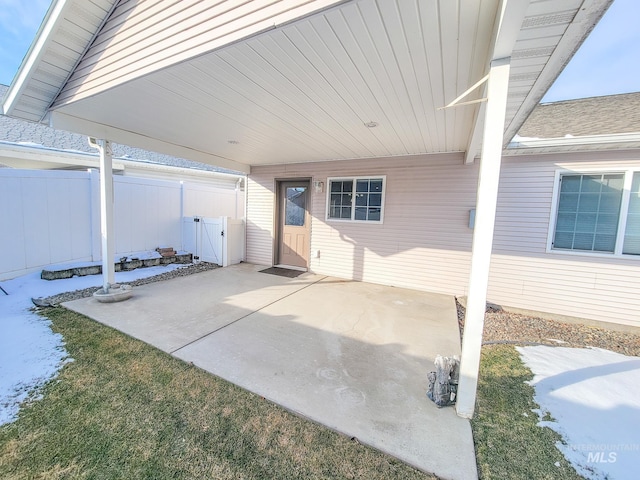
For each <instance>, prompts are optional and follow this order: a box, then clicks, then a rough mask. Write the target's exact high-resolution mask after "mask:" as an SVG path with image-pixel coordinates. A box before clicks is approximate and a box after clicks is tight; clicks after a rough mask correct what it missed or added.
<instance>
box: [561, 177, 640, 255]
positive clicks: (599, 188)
mask: <svg viewBox="0 0 640 480" xmlns="http://www.w3.org/2000/svg"><path fill="white" fill-rule="evenodd" d="M556 199H557V201H556V205H557V206H556V212H555V223H554V229H553V232H552V237H551V239H550V240H551V245H550V246H551V249H552V250H555V251H580V252H594V253H610V254H616V255H622V254H626V255H640V172H634V171H625V172H611V173H608V172H607V173H584V174H582V173H573V172H571V173H568V172H567V173H561V174H560V175H559V185H558V188H557V197H556Z"/></svg>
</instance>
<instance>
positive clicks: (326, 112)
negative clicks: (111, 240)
mask: <svg viewBox="0 0 640 480" xmlns="http://www.w3.org/2000/svg"><path fill="white" fill-rule="evenodd" d="M606 1H607V0H602V1H601V0H588V3H590V4H597V5H596V7H597V8H596V7H591V8H592V10H593V11H594V12H596V13H597V12H598V11H599V10H598V8H599V9H600V10H602V5H603V3H606ZM499 3H500V2H499V0H357V1H350V2H344V3H342V4H340V5H339V6H337V7H333V8H329V9H327V10H324V11H322V12H320V13H315V14H313V15H311V16H308V17H306V18H303V19H300V20H296V21H294V22H292V23H289V24H286V25H284V26H280V27H278V28H274V29H272V30H270V31H267V32H265V33H262V34H259V35H257V36H254V37H251V38H248V39H245V40H242V41H239V42H237V43H235V44H232V45H228V46H225V47H224V48H221V49H219V50H216V51H213V52H210V53H207V54H204V55H200V56H198V57H196V58H192V59H190V60H188V61H181V62H179V63H177V64H174V65H172V66H170V67H167V68H163V69H161V70H159V71H156V72H153V73H150V74H148V75H146V76H143V77H141V78H137V79H135V80H131V81H128V82H127V83H123V84H120V85H117V86H114V87H112V88H109V89H108V90H106V91H103V92H101V93H98V94H96V95H93V96H89V97H87V98H83V99H80V100H77V101H74V102H71V103H68V104H65V105H62V106H60V107H58V108H57V109H56V111H58V112H61V113H63V114H67V115H70V116H73V117H74V118H77V119H86V120H87V121H88V122H91V123H92V124H97V125H104V126H108V127H110V128H112V130H110V131H116V130H114V129H117V130H122V131H124V132H134V133H135V134H137V135H140V136H142V137H144V138H150V139H158V140H160V141H161V142H164V144H172V145H175V146H180V147H185V148H188V149H193V150H196V151H198V152H203V153H206V154H210V155H212V156H214V157H216V158H224V159H228V160H230V161H233V162H238V163H239V164H244V165H264V164H277V163H294V162H309V161H324V160H345V159H352V158H373V157H390V156H398V155H413V154H424V153H440V152H453V151H464V150H466V148H467V147H468V145H469V141H470V136H471V134H472V131H473V129H474V125H475V122H476V116H477V112H478V108H479V106H478V104H475V105H468V106H460V107H457V108H448V109H444V110H443V109H440V108H439V107H443V106H444V105H446V104H448V103H449V102H451V101H452V100H453V99H455V98H456V97H458V95H460V94H461V93H462V92H464V91H466V90H467V89H468V88H469V87H470V86H471V85H473V84H475V83H476V82H477V81H478V80H480V79H481V78H482V77H483V76H484V75H485V74H486V73H487V71H488V67H489V61H490V59H491V55H492V52H491V51H490V49H491V48H492V37H493V35H494V31H495V28H496V15H497V11H498V6H499ZM582 6H583V2H582V1H578V0H553V1H551V0H543V1H531V3H530V5H529V9H528V10H527V14H526V16H525V20H524V22H523V25H522V28H521V30H520V34H519V36H518V38H517V41H516V44H515V48H514V51H513V56H512V70H511V86H510V88H509V100H508V107H507V119H506V124H505V128H506V130H507V132H508V133H510V132H511V130H513V129H514V128H517V127H518V126H519V124H521V122H522V121H524V119H525V118H526V116H527V115H528V113H529V111H530V110H531V109H532V108H533V107H534V106H535V104H536V103H537V102H538V101H539V99H540V98H541V96H542V95H543V94H544V92H545V91H546V89H547V88H548V87H549V86H550V82H551V81H552V80H553V79H554V78H555V75H557V74H558V73H559V71H560V70H559V69H560V67H561V66H562V65H564V63H565V62H566V58H563V55H564V56H565V57H568V56H570V55H571V54H572V53H573V51H574V50H575V48H576V45H578V44H579V43H580V41H581V40H582V38H584V33H585V31H586V28H585V27H584V26H583V27H582V28H574V30H576V31H575V32H574V33H572V34H571V35H573V37H572V38H569V39H567V38H568V35H567V32H568V31H569V28H570V26H571V25H572V22H574V21H575V19H576V18H577V16H578V15H579V12H580V9H581V8H582ZM590 14H591V16H588V15H587V14H582V15H583V16H584V17H585V19H586V20H584V22H588V21H591V22H593V21H594V20H593V18H595V17H594V16H597V15H596V14H594V13H593V12H591V13H590ZM578 18H582V17H578ZM87 21H89V19H87ZM580 35H582V37H581V36H580ZM563 42H565V43H566V45H563ZM572 42H573V43H572ZM558 45H563V47H562V48H564V49H565V50H566V51H563V52H559V51H557V50H556V49H557V48H558ZM554 62H555V63H554ZM550 64H552V65H551V66H549V65H550ZM545 69H546V70H545ZM52 73H53V74H54V75H55V74H56V73H55V72H52ZM63 73H64V69H62V70H61V73H60V75H61V74H63ZM476 90H477V91H475V92H471V93H470V95H469V96H468V97H467V98H465V100H474V99H479V98H481V97H482V96H483V95H484V87H479V88H477V89H476ZM370 122H373V123H375V124H376V126H375V127H374V128H369V127H367V124H368V123H370ZM513 133H515V132H513ZM113 140H116V141H117V140H118V139H117V138H113ZM506 140H509V139H506ZM146 147H147V148H148V145H146ZM200 160H201V159H200Z"/></svg>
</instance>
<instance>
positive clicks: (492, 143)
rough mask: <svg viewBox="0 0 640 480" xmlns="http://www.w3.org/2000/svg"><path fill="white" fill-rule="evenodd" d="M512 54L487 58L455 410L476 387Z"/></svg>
mask: <svg viewBox="0 0 640 480" xmlns="http://www.w3.org/2000/svg"><path fill="white" fill-rule="evenodd" d="M510 70H511V59H510V58H505V59H500V60H494V61H493V62H491V70H490V72H489V83H488V85H487V96H488V98H489V101H488V102H487V108H486V118H485V121H484V132H483V135H482V154H481V156H480V165H479V172H478V190H477V194H476V222H475V226H474V229H473V240H472V245H471V266H470V272H469V287H468V292H469V293H468V296H467V311H466V313H465V321H464V333H463V336H462V354H461V356H460V383H459V386H458V398H457V400H456V413H457V414H458V415H459V416H461V417H464V418H472V417H473V411H474V409H475V403H476V393H477V388H478V373H479V370H480V352H481V350H482V331H483V328H484V316H485V311H486V309H487V289H488V285H489V273H490V266H491V252H492V249H493V236H494V232H495V228H494V227H495V221H496V207H497V203H498V185H499V183H500V163H501V162H502V144H503V140H504V134H503V130H502V127H503V125H504V121H505V116H506V110H507V96H508V90H509V72H510Z"/></svg>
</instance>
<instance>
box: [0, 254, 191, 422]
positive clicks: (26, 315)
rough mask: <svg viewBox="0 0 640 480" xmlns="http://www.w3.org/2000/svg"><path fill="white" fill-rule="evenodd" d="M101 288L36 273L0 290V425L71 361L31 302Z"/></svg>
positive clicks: (152, 271)
mask: <svg viewBox="0 0 640 480" xmlns="http://www.w3.org/2000/svg"><path fill="white" fill-rule="evenodd" d="M154 253H155V252H154ZM150 255H151V254H150ZM78 265H80V264H74V266H78ZM184 266H185V265H178V264H170V265H166V266H157V267H149V268H140V269H137V270H132V271H126V272H117V273H116V274H115V275H116V277H115V279H116V281H117V282H120V283H124V282H131V281H133V280H138V279H140V278H146V277H151V276H153V275H159V274H161V273H167V272H170V271H173V270H176V269H179V268H182V267H184ZM101 282H102V277H101V276H100V275H89V276H85V277H74V278H68V279H64V280H42V279H41V278H40V273H39V272H35V273H31V274H28V275H24V276H22V277H17V278H14V279H12V280H8V281H5V282H2V283H1V284H0V286H2V288H3V290H5V291H6V293H7V294H8V295H5V294H4V293H2V292H1V291H0V425H3V424H5V423H9V422H12V421H14V420H15V419H16V418H17V415H18V411H19V408H20V404H21V403H23V402H25V401H26V400H33V399H37V398H39V389H40V388H42V386H43V385H44V384H45V383H46V382H47V381H49V380H51V379H52V378H54V377H55V375H56V374H57V373H58V371H59V370H60V368H62V366H63V365H64V364H65V363H67V362H69V361H71V359H70V358H69V355H68V354H67V351H66V350H65V348H64V340H63V338H62V336H61V335H60V334H57V333H53V332H52V331H51V322H50V321H49V320H48V319H46V318H43V317H41V316H40V315H38V314H37V313H36V312H35V310H34V309H33V304H32V303H31V298H38V297H49V296H52V295H57V294H59V293H64V292H70V291H73V290H81V289H84V288H89V287H93V286H95V287H96V289H98V288H99V287H100V286H101Z"/></svg>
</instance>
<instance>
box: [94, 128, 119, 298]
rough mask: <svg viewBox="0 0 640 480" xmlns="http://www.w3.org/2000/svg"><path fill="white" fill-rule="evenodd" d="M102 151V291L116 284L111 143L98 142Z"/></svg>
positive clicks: (106, 290)
mask: <svg viewBox="0 0 640 480" xmlns="http://www.w3.org/2000/svg"><path fill="white" fill-rule="evenodd" d="M97 146H98V149H99V151H100V234H101V236H102V289H103V292H105V293H108V292H109V288H110V286H111V285H113V284H114V283H115V266H114V255H115V236H114V231H113V223H114V222H113V168H112V157H113V152H112V150H111V142H109V140H98V141H97Z"/></svg>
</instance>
